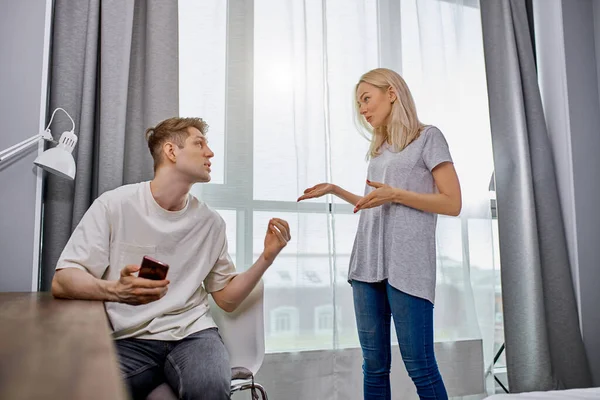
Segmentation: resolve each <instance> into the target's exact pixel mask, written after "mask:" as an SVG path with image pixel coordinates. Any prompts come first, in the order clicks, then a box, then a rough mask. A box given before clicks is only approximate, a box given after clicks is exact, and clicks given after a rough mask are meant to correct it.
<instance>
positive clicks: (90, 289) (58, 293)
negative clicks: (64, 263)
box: [52, 265, 169, 305]
mask: <svg viewBox="0 0 600 400" xmlns="http://www.w3.org/2000/svg"><path fill="white" fill-rule="evenodd" d="M139 269H140V267H139V265H128V266H126V267H125V268H123V269H122V270H121V276H120V278H119V280H118V281H105V280H102V279H98V278H96V277H94V276H92V275H91V274H89V273H87V272H85V271H82V270H80V269H77V268H63V269H60V270H58V271H56V273H55V274H54V278H53V279H52V295H53V296H54V297H57V298H61V299H74V300H100V301H115V302H120V303H127V304H132V305H138V304H146V303H150V302H152V301H156V300H159V299H160V298H162V297H163V296H164V295H165V294H167V290H168V284H169V281H168V280H162V281H153V280H150V279H144V278H138V277H136V276H134V275H133V273H135V272H136V271H138V270H139Z"/></svg>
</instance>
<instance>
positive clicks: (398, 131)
mask: <svg viewBox="0 0 600 400" xmlns="http://www.w3.org/2000/svg"><path fill="white" fill-rule="evenodd" d="M355 93H356V94H355V95H356V111H357V113H356V117H357V119H358V121H359V122H360V123H361V124H362V125H363V126H364V127H365V128H367V129H368V130H369V131H370V132H371V137H370V141H371V146H370V149H369V153H368V158H369V159H370V162H369V167H368V172H367V182H366V186H365V195H364V196H363V197H360V196H357V195H355V194H352V193H350V192H348V191H346V190H344V189H342V188H340V187H338V186H336V185H333V184H330V183H321V184H318V185H316V186H313V187H311V188H308V189H306V190H305V191H304V194H303V195H302V196H300V198H299V199H298V201H301V200H305V199H310V198H316V197H321V196H323V195H326V194H334V195H336V196H338V197H340V198H341V199H343V200H345V201H347V202H349V203H351V204H353V205H354V206H355V208H354V212H355V213H356V212H358V211H362V212H361V215H360V221H359V225H358V230H357V233H356V239H355V241H354V248H353V249H352V255H351V258H350V268H349V273H348V280H349V282H350V284H351V285H352V292H353V297H354V311H355V313H356V323H357V327H358V336H359V340H360V345H361V348H362V354H363V373H364V398H365V399H368V400H372V399H390V398H391V392H390V379H389V374H390V364H391V337H390V317H391V316H393V318H394V324H395V327H396V332H397V335H398V343H399V345H400V352H401V354H402V359H403V361H404V365H405V366H406V369H407V371H408V374H409V375H410V377H411V379H412V380H413V382H414V383H415V386H416V387H417V393H418V394H419V397H420V398H421V399H447V398H448V395H447V393H446V389H445V387H444V383H443V381H442V377H441V375H440V373H439V370H438V366H437V362H436V360H435V355H434V351H433V302H434V294H435V275H436V261H435V260H436V254H435V226H436V218H437V214H444V215H453V216H456V215H458V214H459V213H460V209H461V193H460V184H459V182H458V177H457V176H456V171H455V170H454V165H453V163H452V158H451V156H450V151H449V149H448V144H447V142H446V140H445V139H444V136H443V135H442V133H441V132H440V130H439V129H437V128H436V127H434V126H427V125H424V124H422V123H421V122H420V121H419V119H418V117H417V112H416V108H415V104H414V101H413V99H412V96H411V94H410V91H409V89H408V86H407V85H406V82H404V80H403V79H402V77H400V75H398V74H397V73H396V72H394V71H391V70H389V69H384V68H378V69H374V70H372V71H369V72H367V73H366V74H364V75H363V76H362V77H361V78H360V81H359V82H358V84H357V85H356V91H355Z"/></svg>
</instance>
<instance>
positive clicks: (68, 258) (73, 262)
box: [56, 199, 110, 279]
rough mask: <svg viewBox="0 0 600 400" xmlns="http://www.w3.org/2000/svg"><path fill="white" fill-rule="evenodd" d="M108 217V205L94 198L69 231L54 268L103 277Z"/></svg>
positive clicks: (107, 255) (108, 229) (108, 240)
mask: <svg viewBox="0 0 600 400" xmlns="http://www.w3.org/2000/svg"><path fill="white" fill-rule="evenodd" d="M109 252H110V219H109V214H108V208H107V206H106V205H105V204H104V203H103V202H102V201H100V200H99V199H96V200H95V201H94V203H92V205H91V206H90V208H88V210H87V211H86V213H85V214H84V216H83V218H82V219H81V221H80V222H79V224H78V225H77V227H76V228H75V230H74V231H73V234H71V237H70V238H69V241H68V242H67V245H66V246H65V248H64V249H63V251H62V254H61V255H60V258H59V259H58V262H57V263H56V269H57V270H59V269H63V268H77V269H81V270H83V271H86V272H89V273H90V274H92V275H93V276H94V277H96V278H99V279H100V278H102V275H104V272H105V271H106V269H107V268H108V264H109Z"/></svg>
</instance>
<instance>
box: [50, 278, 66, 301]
mask: <svg viewBox="0 0 600 400" xmlns="http://www.w3.org/2000/svg"><path fill="white" fill-rule="evenodd" d="M59 272H60V271H56V272H55V273H54V277H53V278H52V288H51V292H52V296H54V297H56V298H57V299H64V298H66V297H67V295H66V292H65V290H64V288H63V285H62V284H61V282H60V277H59V276H60V273H59Z"/></svg>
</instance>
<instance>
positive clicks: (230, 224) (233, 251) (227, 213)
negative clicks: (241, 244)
mask: <svg viewBox="0 0 600 400" xmlns="http://www.w3.org/2000/svg"><path fill="white" fill-rule="evenodd" d="M215 211H217V212H218V213H219V214H220V215H221V217H223V219H224V220H225V224H226V234H227V246H228V249H229V255H230V256H231V259H232V260H233V262H234V263H235V265H236V267H237V269H238V270H240V269H241V268H240V267H241V266H238V265H237V264H238V263H237V218H236V214H237V213H236V211H235V210H219V209H217V210H215Z"/></svg>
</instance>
